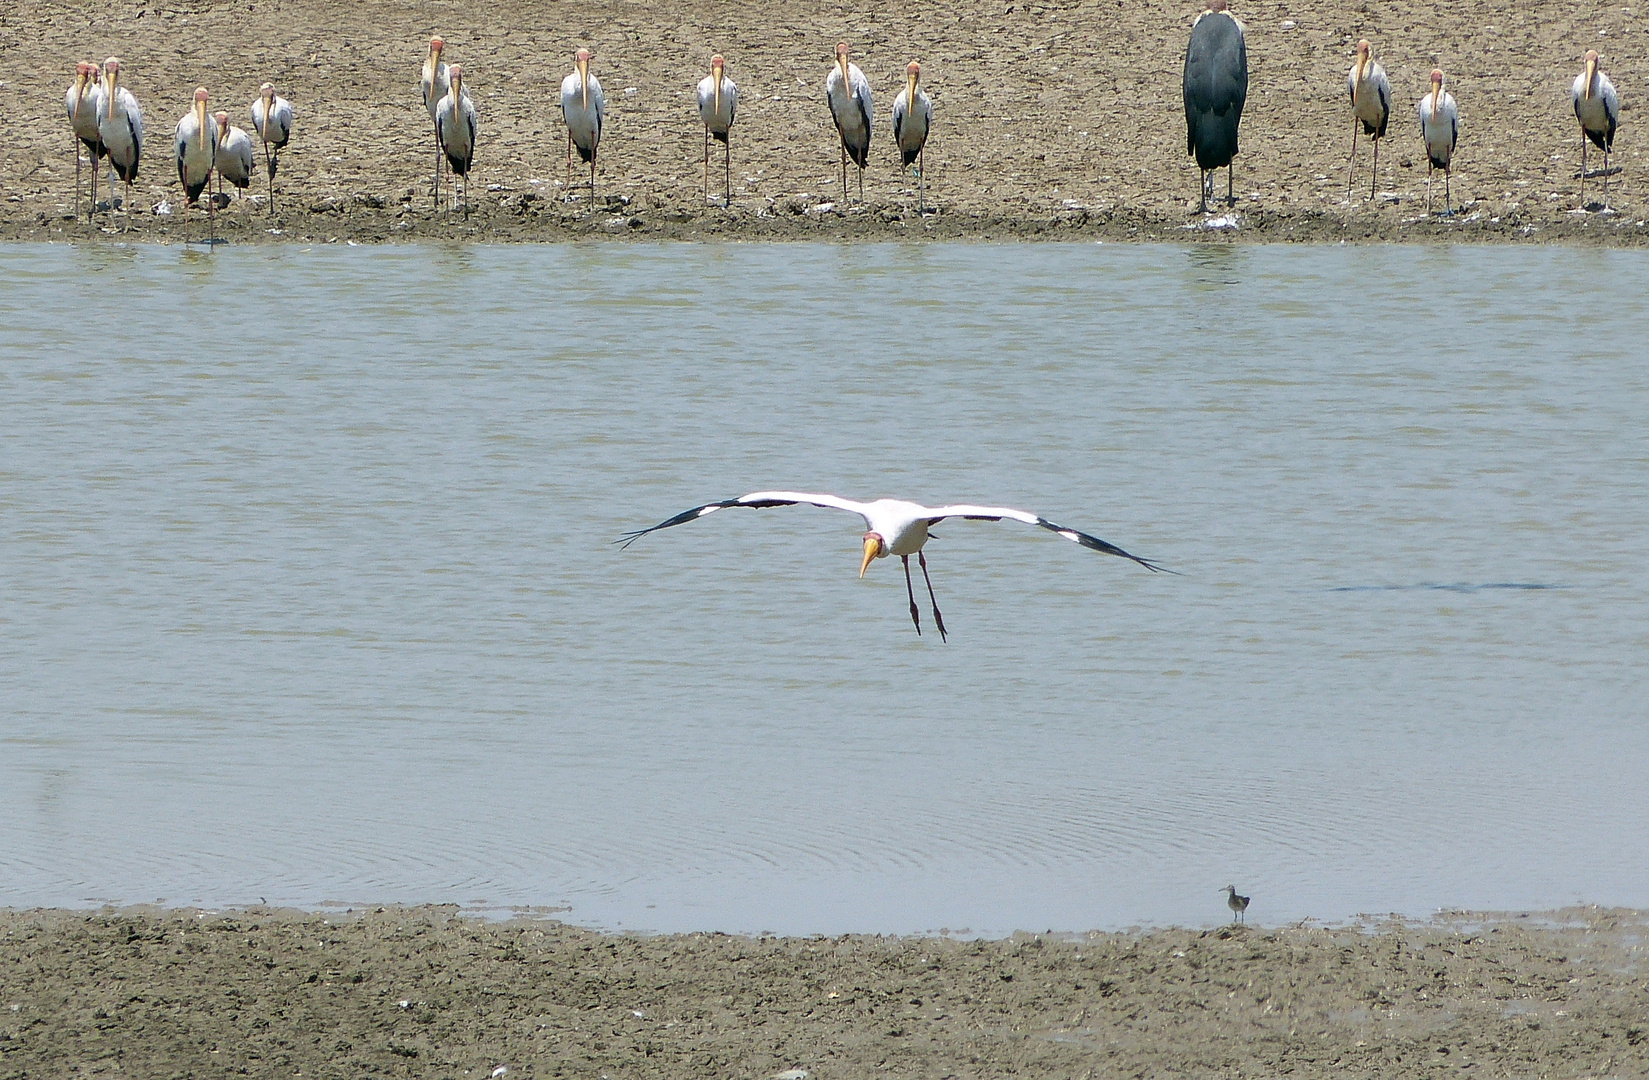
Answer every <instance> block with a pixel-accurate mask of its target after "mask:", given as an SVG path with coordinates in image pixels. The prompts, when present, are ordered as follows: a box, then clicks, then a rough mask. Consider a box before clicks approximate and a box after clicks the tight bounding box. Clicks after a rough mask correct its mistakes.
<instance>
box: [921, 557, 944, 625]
mask: <svg viewBox="0 0 1649 1080" xmlns="http://www.w3.org/2000/svg"><path fill="white" fill-rule="evenodd" d="M916 561H917V562H919V563H921V564H922V580H923V581H925V582H927V583H928V602H929V603H931V604H932V605H933V623H934V625H935V626H937V627H939V640H940V641H944V640H945V618H944V616H943V615H940V614H939V601H937V600H935V599H934V598H933V579H932V578H930V577H928V558H927V556H926V555H923V554H922V553H921V552H920V551H918V552H917V553H916Z"/></svg>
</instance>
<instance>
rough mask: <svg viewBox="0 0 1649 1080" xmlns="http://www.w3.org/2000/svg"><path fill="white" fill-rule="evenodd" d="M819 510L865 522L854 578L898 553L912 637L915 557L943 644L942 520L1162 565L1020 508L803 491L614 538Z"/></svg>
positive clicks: (709, 508) (752, 498)
mask: <svg viewBox="0 0 1649 1080" xmlns="http://www.w3.org/2000/svg"><path fill="white" fill-rule="evenodd" d="M798 504H805V505H808V506H822V507H826V508H827V509H831V510H846V511H848V512H850V513H854V514H858V515H859V516H860V517H861V518H863V519H864V521H865V528H866V530H867V531H866V532H865V535H864V561H863V562H861V563H860V564H859V576H860V577H864V576H865V570H866V569H867V568H868V567H869V566H870V563H871V560H873V559H883V558H886V557H887V556H889V555H897V556H899V559H900V561H901V562H903V563H904V564H905V594H906V596H908V597H909V599H910V621H911V622H913V623H915V624H916V633H917V634H918V635H920V634H921V633H922V618H921V615H920V614H919V613H918V611H917V607H916V589H915V587H914V586H913V585H912V584H911V580H910V557H911V556H912V555H915V556H916V561H917V563H918V564H919V565H920V566H921V568H922V580H923V581H925V582H926V583H927V586H928V601H929V603H931V604H932V605H933V622H934V625H935V626H937V627H938V628H939V639H940V640H941V641H944V640H946V635H945V620H944V618H943V617H941V616H940V614H939V601H938V600H936V599H934V596H933V580H932V579H931V578H929V577H928V561H927V558H926V557H925V556H924V555H923V554H922V547H923V545H925V544H926V543H927V542H928V540H929V538H930V537H931V536H932V534H931V533H929V532H928V528H929V526H932V525H937V524H938V523H939V522H941V521H943V520H945V519H946V518H951V517H955V518H967V519H969V520H972V521H1001V520H1002V519H1003V518H1011V519H1012V520H1014V521H1022V522H1024V523H1025V524H1027V525H1037V526H1040V527H1041V528H1044V529H1047V530H1048V531H1049V532H1053V533H1058V534H1059V535H1060V536H1063V537H1064V538H1065V539H1067V540H1070V541H1073V542H1075V543H1078V544H1081V545H1082V546H1083V547H1085V548H1088V549H1090V550H1092V551H1100V552H1104V553H1105V554H1107V555H1118V556H1121V557H1122V558H1124V559H1131V560H1133V561H1134V562H1137V563H1139V564H1140V565H1141V566H1143V567H1145V569H1147V570H1153V571H1155V570H1163V569H1165V568H1164V567H1162V566H1158V565H1157V564H1156V563H1154V562H1152V561H1150V560H1149V559H1142V558H1140V557H1139V556H1138V555H1130V554H1128V553H1127V552H1126V551H1123V550H1122V549H1121V548H1119V547H1117V546H1116V545H1115V544H1109V543H1106V542H1105V541H1104V540H1101V539H1100V538H1099V537H1097V536H1089V535H1088V534H1087V533H1084V532H1078V531H1077V530H1075V529H1067V528H1066V527H1065V526H1063V525H1055V524H1054V523H1053V522H1051V521H1049V520H1048V519H1047V518H1044V517H1038V516H1037V515H1036V514H1031V513H1027V512H1025V511H1024V510H1012V509H1009V508H1008V507H1005V506H971V505H967V504H958V505H955V506H921V505H919V504H917V503H913V502H905V501H903V500H901V499H877V500H876V501H875V502H868V503H864V502H854V501H853V500H852V499H842V498H838V497H837V496H835V495H817V494H810V493H808V492H805V491H755V492H751V493H750V494H749V495H741V496H739V497H738V498H736V499H723V500H722V501H720V502H713V503H705V504H704V505H703V506H695V507H693V508H692V509H691V510H684V511H682V512H681V513H679V514H677V515H676V516H675V517H673V518H670V519H669V520H667V521H661V522H659V523H658V524H657V525H654V526H653V527H652V528H649V529H637V530H635V531H634V532H627V533H625V534H624V535H623V536H621V537H619V538H618V540H617V541H615V542H616V543H617V544H619V545H620V546H621V547H626V548H627V547H629V546H630V545H631V544H633V543H635V542H636V541H637V540H639V539H641V538H642V537H643V536H646V535H647V534H648V533H652V532H658V531H659V530H660V529H668V528H670V527H671V526H674V525H683V524H686V523H687V522H689V521H694V520H697V519H698V518H701V517H704V516H705V515H706V514H713V513H715V512H716V511H717V510H724V509H726V508H728V507H735V506H737V507H746V508H748V509H752V510H764V509H766V508H768V507H770V506H795V505H798ZM1174 572H1175V571H1172V570H1169V571H1168V573H1174Z"/></svg>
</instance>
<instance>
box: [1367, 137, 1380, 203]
mask: <svg viewBox="0 0 1649 1080" xmlns="http://www.w3.org/2000/svg"><path fill="white" fill-rule="evenodd" d="M1369 141H1370V142H1372V143H1373V144H1374V171H1373V172H1371V173H1369V174H1368V200H1369V202H1373V201H1374V186H1375V185H1376V184H1378V183H1379V182H1380V137H1379V136H1378V135H1376V136H1375V137H1374V138H1373V139H1370V140H1369Z"/></svg>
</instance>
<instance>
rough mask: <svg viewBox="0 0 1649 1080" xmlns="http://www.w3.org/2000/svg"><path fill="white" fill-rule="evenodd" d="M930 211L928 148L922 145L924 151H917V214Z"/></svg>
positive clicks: (925, 144)
mask: <svg viewBox="0 0 1649 1080" xmlns="http://www.w3.org/2000/svg"><path fill="white" fill-rule="evenodd" d="M927 210H928V146H927V143H923V144H922V149H920V150H918V151H916V212H917V213H918V214H925V213H927Z"/></svg>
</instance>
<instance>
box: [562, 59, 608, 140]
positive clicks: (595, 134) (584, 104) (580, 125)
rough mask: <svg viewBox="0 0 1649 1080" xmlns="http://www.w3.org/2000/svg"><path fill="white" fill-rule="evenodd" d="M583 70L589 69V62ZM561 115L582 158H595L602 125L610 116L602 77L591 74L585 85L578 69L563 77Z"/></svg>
mask: <svg viewBox="0 0 1649 1080" xmlns="http://www.w3.org/2000/svg"><path fill="white" fill-rule="evenodd" d="M584 70H585V71H588V70H589V68H588V63H587V62H586V65H585V67H584ZM586 89H588V94H586V93H585V90H586ZM561 118H562V120H564V121H565V122H566V124H567V134H568V136H570V137H571V138H572V140H573V145H574V146H576V147H577V148H578V158H579V160H580V161H594V160H595V155H596V150H597V148H598V147H599V146H600V145H601V125H602V123H603V122H605V120H606V118H607V99H606V97H604V96H603V95H602V93H601V80H600V79H598V78H596V77H595V76H594V75H590V76H589V83H588V87H587V88H586V85H585V84H584V83H583V82H581V81H580V80H579V72H577V71H574V72H573V73H572V74H571V75H568V76H567V77H566V78H565V79H562V80H561Z"/></svg>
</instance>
